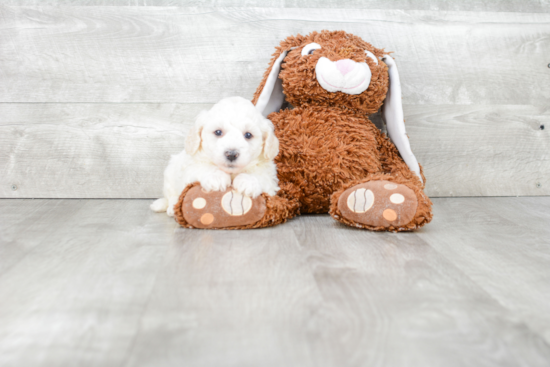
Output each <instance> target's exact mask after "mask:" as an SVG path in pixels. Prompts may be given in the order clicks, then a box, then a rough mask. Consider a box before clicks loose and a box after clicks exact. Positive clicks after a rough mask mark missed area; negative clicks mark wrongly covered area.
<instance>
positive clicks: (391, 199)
mask: <svg viewBox="0 0 550 367" xmlns="http://www.w3.org/2000/svg"><path fill="white" fill-rule="evenodd" d="M417 206H418V200H417V198H416V195H415V194H414V191H413V190H412V189H410V188H409V187H407V186H405V185H402V184H397V183H394V182H389V181H385V180H380V181H369V182H366V183H364V184H359V185H356V186H354V187H351V188H349V189H347V190H346V191H344V192H343V193H342V195H341V196H340V198H339V200H338V209H339V210H340V212H341V214H342V216H343V217H344V218H346V219H347V220H349V221H352V222H355V223H361V224H365V225H368V226H372V227H386V228H387V227H390V226H393V227H398V226H402V225H405V224H407V223H409V222H410V221H411V220H412V219H413V218H414V215H415V214H416V208H417Z"/></svg>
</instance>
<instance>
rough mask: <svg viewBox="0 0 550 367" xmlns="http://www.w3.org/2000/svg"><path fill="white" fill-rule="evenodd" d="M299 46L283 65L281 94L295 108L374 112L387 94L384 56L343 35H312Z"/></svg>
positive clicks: (299, 39) (296, 40)
mask: <svg viewBox="0 0 550 367" xmlns="http://www.w3.org/2000/svg"><path fill="white" fill-rule="evenodd" d="M290 41H291V42H293V43H294V44H295V46H294V47H293V48H292V50H291V51H289V52H288V55H287V56H286V57H285V59H284V62H283V63H282V65H281V72H280V74H279V78H280V79H281V80H282V82H283V92H284V94H285V96H286V99H287V101H288V102H289V103H291V104H292V105H294V106H327V105H332V106H346V107H350V108H353V109H359V110H361V111H363V112H365V113H367V114H370V113H374V112H376V111H377V110H378V109H379V108H380V106H381V105H382V103H383V101H384V99H385V97H386V93H387V90H388V72H387V67H386V65H385V64H384V63H383V62H382V61H380V58H381V57H382V56H383V55H384V51H383V50H381V49H377V48H374V47H373V46H372V45H370V44H369V43H367V42H365V41H363V40H362V39H360V38H359V37H357V36H354V35H351V34H347V33H345V32H343V31H336V32H329V31H323V32H321V33H316V32H314V33H312V34H310V35H308V36H306V37H301V36H298V37H296V38H292V40H290Z"/></svg>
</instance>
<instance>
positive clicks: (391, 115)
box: [382, 55, 423, 182]
mask: <svg viewBox="0 0 550 367" xmlns="http://www.w3.org/2000/svg"><path fill="white" fill-rule="evenodd" d="M382 61H384V63H385V64H386V65H387V66H388V74H389V79H390V81H389V87H388V95H387V96H386V100H385V102H384V106H383V107H382V118H383V119H384V121H385V122H386V127H387V129H388V135H389V137H390V139H391V141H392V142H393V143H394V144H395V146H396V147H397V150H399V153H400V154H401V157H402V158H403V160H404V161H405V163H406V164H407V166H409V168H410V170H411V171H412V172H414V173H415V174H416V175H417V176H418V178H420V182H423V180H422V175H421V174H420V166H419V165H418V161H417V160H416V157H415V156H414V154H413V152H412V150H411V145H410V144H409V138H408V136H407V132H406V131H405V120H404V118H403V104H402V102H401V82H400V81H399V72H398V71H397V66H396V65H395V61H394V60H393V59H392V57H391V56H389V55H385V56H384V57H383V58H382Z"/></svg>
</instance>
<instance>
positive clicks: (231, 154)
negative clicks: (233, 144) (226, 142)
mask: <svg viewBox="0 0 550 367" xmlns="http://www.w3.org/2000/svg"><path fill="white" fill-rule="evenodd" d="M225 158H227V160H228V161H229V162H233V161H235V160H236V159H237V158H239V152H238V151H237V150H227V151H226V152H225Z"/></svg>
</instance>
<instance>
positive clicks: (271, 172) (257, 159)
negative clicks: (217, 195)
mask: <svg viewBox="0 0 550 367" xmlns="http://www.w3.org/2000/svg"><path fill="white" fill-rule="evenodd" d="M220 132H221V134H220ZM247 133H249V134H250V135H247ZM228 152H230V153H228ZM278 153H279V141H278V140H277V138H276V137H275V134H274V133H273V124H272V123H271V121H269V120H268V119H266V118H264V117H263V116H262V115H261V114H260V112H259V111H258V110H257V109H256V108H255V107H254V105H253V104H252V103H251V102H250V101H248V100H246V99H244V98H241V97H229V98H225V99H223V100H221V101H220V102H218V103H217V104H216V105H214V106H213V107H212V109H210V111H203V112H201V113H200V114H199V116H198V117H197V120H196V122H195V126H194V127H193V128H192V129H191V131H190V132H189V134H188V136H187V139H186V141H185V150H184V151H182V152H181V153H179V154H176V155H173V156H172V158H171V159H170V162H169V163H168V167H166V170H165V171H164V188H163V194H164V197H163V198H160V199H157V200H156V201H155V202H153V204H151V209H152V210H153V211H155V212H164V211H166V212H167V214H168V215H169V216H174V205H175V204H176V203H177V201H178V199H179V196H180V194H181V192H182V191H183V189H184V188H185V187H186V186H187V185H189V184H190V183H193V182H197V181H198V182H200V184H201V186H202V188H203V189H205V190H207V191H224V190H226V189H227V188H228V187H229V186H233V188H234V189H235V190H237V191H238V192H240V193H242V194H244V195H248V196H250V197H253V198H254V197H257V196H258V195H260V194H261V193H266V194H268V195H275V194H276V193H277V191H279V187H278V186H277V185H278V180H277V170H276V167H275V163H274V162H273V159H274V158H275V156H277V154H278ZM228 154H233V155H235V154H238V156H237V157H236V158H235V157H232V158H233V160H229V159H228V156H227V155H228Z"/></svg>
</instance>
